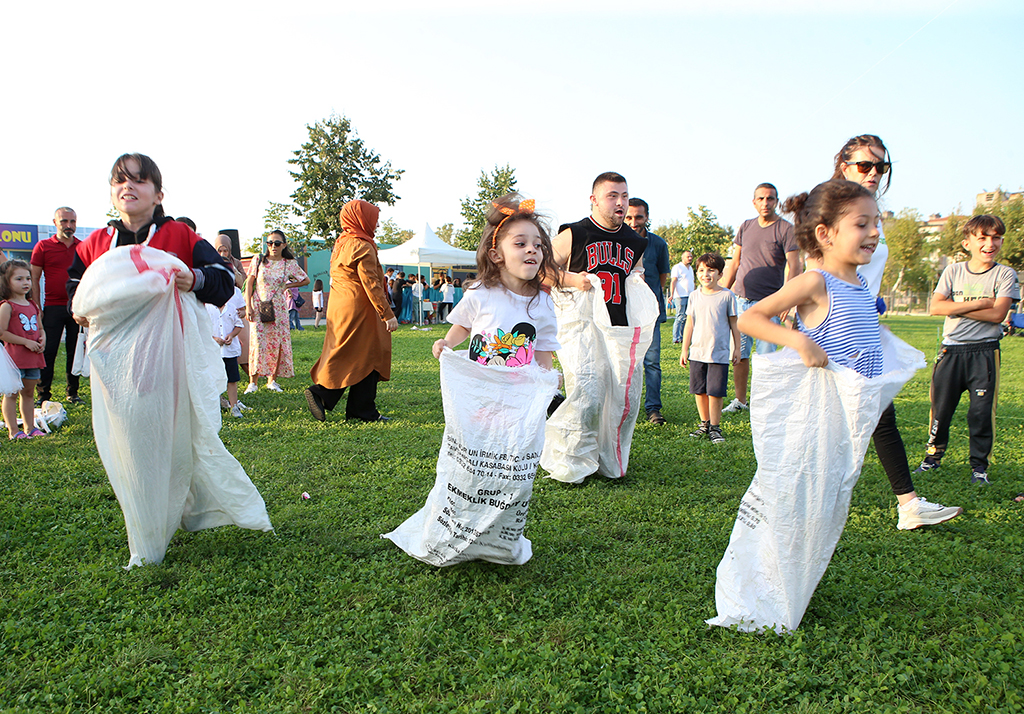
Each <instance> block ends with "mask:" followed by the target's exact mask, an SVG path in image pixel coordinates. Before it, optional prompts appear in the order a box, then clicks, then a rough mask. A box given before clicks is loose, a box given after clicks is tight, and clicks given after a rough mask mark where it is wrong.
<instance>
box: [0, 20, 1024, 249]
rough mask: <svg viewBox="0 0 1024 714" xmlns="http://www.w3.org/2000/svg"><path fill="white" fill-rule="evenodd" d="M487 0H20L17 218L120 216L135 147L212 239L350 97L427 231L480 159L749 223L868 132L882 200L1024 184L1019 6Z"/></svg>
mask: <svg viewBox="0 0 1024 714" xmlns="http://www.w3.org/2000/svg"><path fill="white" fill-rule="evenodd" d="M349 6H351V7H349ZM709 6H710V7H709ZM494 7H499V6H498V4H496V3H487V4H486V5H485V4H483V3H478V2H470V1H469V0H466V1H464V2H462V1H460V2H445V1H444V0H440V2H438V3H435V4H432V5H429V6H428V5H425V4H421V3H415V2H399V3H393V2H391V3H389V2H381V3H359V4H355V3H347V2H342V3H336V2H288V3H275V4H273V5H269V6H268V5H265V4H262V3H209V2H207V3H196V2H191V0H188V1H186V2H181V3H173V4H159V5H157V4H151V3H147V4H144V5H137V4H136V5H127V6H126V5H124V4H121V3H112V2H100V3H90V4H86V3H75V4H71V3H49V4H45V5H44V4H41V3H40V4H38V6H33V7H29V3H19V4H18V5H17V6H16V8H15V9H14V10H11V9H5V10H4V11H3V14H4V36H5V62H4V65H5V66H4V70H3V73H2V78H0V83H2V87H3V96H4V110H3V112H2V114H0V117H2V118H0V128H2V130H3V133H2V135H3V137H4V138H3V142H2V145H0V146H2V148H0V151H2V165H3V171H2V172H0V222H5V223H46V222H49V220H50V218H51V216H52V212H53V209H54V208H55V207H57V206H59V205H63V204H68V205H71V206H72V207H74V208H75V209H76V210H77V211H78V216H79V223H80V224H81V225H86V226H99V225H103V224H104V223H105V221H106V218H105V213H106V211H107V208H108V206H109V195H108V187H107V183H106V181H107V176H108V173H109V170H110V165H111V164H112V163H113V160H114V159H115V158H116V157H117V156H118V155H119V154H121V153H123V152H125V151H140V152H143V153H146V154H149V155H150V156H152V157H153V158H154V159H155V160H156V161H157V163H158V164H159V165H160V167H161V170H162V172H163V175H164V182H165V200H164V203H165V205H166V207H167V210H168V212H169V213H171V214H173V215H182V214H185V215H189V216H191V217H192V218H193V219H195V220H196V222H197V223H198V224H199V229H200V232H201V233H203V234H204V235H206V236H207V237H212V236H213V235H214V234H215V233H216V231H217V230H218V229H220V228H224V227H237V228H239V229H241V231H242V233H243V236H247V235H253V234H257V233H259V232H261V231H262V228H263V221H262V217H263V211H264V209H265V207H266V205H267V202H268V201H271V200H273V201H288V200H289V195H290V194H291V192H292V190H293V184H292V180H291V178H290V176H289V174H288V169H289V166H288V164H287V163H286V161H287V160H288V159H289V158H290V157H291V151H293V150H294V149H297V148H298V147H299V146H300V145H301V143H302V142H303V141H304V140H305V138H306V129H305V125H306V124H307V123H312V122H315V121H318V120H320V119H323V118H325V117H327V116H329V115H330V114H331V113H332V112H336V113H339V114H344V115H346V116H348V117H349V119H351V121H352V123H353V125H354V127H355V128H356V130H357V131H358V133H359V135H360V136H361V137H362V138H363V139H364V141H365V142H366V143H367V145H368V146H369V147H371V148H372V149H374V150H376V151H378V152H379V153H380V154H381V155H382V157H383V158H384V159H386V160H389V161H390V162H391V163H392V165H393V166H395V167H396V168H402V169H405V171H406V173H405V175H404V176H403V178H402V180H401V181H400V182H399V183H398V184H397V186H396V189H397V192H398V194H399V195H400V196H401V197H402V199H401V200H400V201H399V202H398V203H397V204H396V205H395V206H393V207H383V213H382V217H384V218H387V217H392V218H394V219H395V221H396V222H397V223H398V224H399V225H400V226H401V227H403V228H412V229H414V230H415V231H417V232H420V231H422V229H423V225H424V223H427V222H429V223H430V224H431V225H432V226H433V227H434V228H437V227H438V226H440V225H441V224H443V223H446V222H454V223H456V224H458V223H459V221H460V216H459V200H460V199H461V198H463V197H464V196H466V195H470V194H475V192H476V186H475V182H476V179H477V177H478V175H479V173H480V171H481V169H488V170H489V169H491V168H493V167H494V165H496V164H500V165H504V164H505V163H509V164H511V165H512V166H513V167H515V169H516V173H517V176H518V178H519V188H520V189H521V190H522V191H523V192H524V193H526V194H527V195H530V196H532V197H534V198H536V199H537V202H538V205H539V207H540V208H541V209H543V210H546V211H547V212H548V213H549V214H551V216H552V219H553V222H555V223H556V225H557V222H561V221H567V220H575V219H578V218H580V217H582V216H583V215H585V214H586V213H587V212H588V196H589V193H590V183H591V181H592V179H593V177H594V176H595V175H596V174H598V173H599V172H601V171H606V170H616V171H619V172H621V173H623V174H625V176H626V177H627V178H628V180H629V186H630V192H631V193H632V194H633V195H636V196H641V197H643V198H645V199H646V200H647V201H648V202H649V203H650V204H651V213H652V220H653V221H654V223H655V224H657V223H659V222H662V221H665V220H670V219H680V220H685V217H686V209H687V207H688V206H696V205H697V204H706V205H707V206H709V207H710V208H711V210H712V211H714V212H715V213H716V214H717V215H718V216H719V218H720V220H721V221H722V222H723V223H725V224H729V225H732V226H737V225H738V224H739V223H740V222H741V221H742V220H744V219H746V218H749V217H752V216H753V215H754V211H753V207H752V206H751V204H750V199H751V196H752V194H753V189H754V186H755V185H756V184H758V183H760V182H762V181H770V182H772V183H775V184H776V185H777V186H778V187H779V189H780V192H781V193H782V194H784V195H788V194H791V193H795V192H797V191H801V190H807V189H809V188H811V187H812V186H814V185H815V184H816V183H818V182H819V181H822V180H825V179H827V178H828V177H829V176H830V173H831V167H832V157H833V156H834V154H835V153H836V151H837V150H838V149H839V148H840V146H841V145H842V144H843V142H844V141H845V140H846V139H847V138H848V137H850V136H853V135H855V134H860V133H875V134H879V135H880V136H881V137H882V138H883V139H884V140H885V142H886V144H887V145H888V146H889V149H890V151H891V152H892V155H893V158H894V160H895V170H894V175H893V183H892V189H891V190H890V192H889V193H888V195H887V196H886V197H885V199H884V200H883V208H885V209H891V210H896V211H898V210H900V209H901V208H904V207H911V208H915V209H917V210H918V211H919V212H921V213H922V214H924V215H927V214H929V213H934V212H939V213H943V214H946V213H949V212H950V211H952V210H954V209H955V208H956V207H957V205H958V204H961V205H963V207H964V208H965V209H966V210H970V208H971V207H972V206H973V201H974V195H975V194H976V193H978V192H980V191H981V190H983V189H987V190H992V189H994V188H995V187H996V186H997V185H1001V186H1002V187H1003V188H1004V189H1017V188H1020V187H1021V185H1022V184H1024V168H1022V161H1021V159H1022V158H1024V156H1022V153H1021V150H1020V148H1019V147H1018V145H1017V142H1018V138H1017V137H1016V135H1015V132H1016V131H1017V130H1018V129H1019V128H1020V127H1021V126H1022V125H1024V99H1022V92H1021V70H1022V64H1024V60H1022V59H1021V53H1020V48H1019V45H1020V41H1021V38H1022V37H1024V3H1020V2H1011V1H1010V0H1005V1H1002V0H991V1H990V0H977V1H974V2H971V1H970V0H957V1H956V2H952V3H950V2H949V1H948V0H936V1H934V2H932V1H927V2H926V1H924V0H910V1H908V2H900V1H899V0H890V1H889V2H882V1H880V0H870V1H868V2H863V3H859V4H858V3H852V2H843V3H820V2H812V1H811V0H800V1H798V2H776V3H754V2H749V1H748V0H723V1H721V2H717V3H704V2H642V1H641V2H637V3H635V4H634V5H633V6H631V7H630V6H627V5H626V4H621V3H609V2H595V3H589V4H584V3H577V2H571V3H570V2H560V1H559V0H551V1H549V2H532V1H525V2H517V3H513V4H511V5H508V6H507V7H509V8H510V9H509V10H507V11H498V10H493V9H490V8H494ZM627 7H630V9H628V10H627V9H626V8H627ZM371 8H372V9H371ZM673 259H675V256H673Z"/></svg>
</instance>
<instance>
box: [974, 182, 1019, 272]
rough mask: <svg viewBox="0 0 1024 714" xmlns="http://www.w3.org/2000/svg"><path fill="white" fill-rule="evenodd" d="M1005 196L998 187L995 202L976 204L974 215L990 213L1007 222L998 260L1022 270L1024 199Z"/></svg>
mask: <svg viewBox="0 0 1024 714" xmlns="http://www.w3.org/2000/svg"><path fill="white" fill-rule="evenodd" d="M1003 196H1004V194H1003V191H1002V189H1001V188H998V189H996V201H995V203H993V204H992V205H990V206H975V208H974V215H976V216H977V215H980V214H982V213H989V214H991V215H993V216H998V217H999V218H1001V219H1002V221H1003V223H1004V224H1006V234H1005V236H1004V238H1003V247H1002V249H1001V250H1000V251H999V256H998V257H997V258H996V260H998V261H999V262H1000V263H1004V264H1006V265H1009V266H1010V267H1011V268H1013V269H1014V270H1016V271H1018V272H1020V271H1021V269H1022V268H1024V199H1022V198H1021V197H1020V196H1019V195H1018V196H1014V197H1013V198H1012V199H1010V200H1003V198H1002V197H1003ZM962 236H963V234H962V233H961V237H962Z"/></svg>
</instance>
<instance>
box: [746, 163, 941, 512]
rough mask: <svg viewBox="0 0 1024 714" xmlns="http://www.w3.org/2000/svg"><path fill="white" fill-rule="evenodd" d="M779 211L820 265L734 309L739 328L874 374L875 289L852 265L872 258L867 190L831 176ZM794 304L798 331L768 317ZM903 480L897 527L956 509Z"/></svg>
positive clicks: (873, 214)
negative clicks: (789, 215) (746, 306)
mask: <svg viewBox="0 0 1024 714" xmlns="http://www.w3.org/2000/svg"><path fill="white" fill-rule="evenodd" d="M783 210H784V211H785V212H787V213H792V214H793V215H794V227H795V232H796V238H797V242H798V243H799V245H800V248H801V249H802V250H803V251H804V252H805V254H806V256H807V259H808V263H809V264H811V265H817V266H820V267H818V268H815V269H813V270H808V271H807V272H806V273H804V274H803V275H800V276H798V277H796V278H794V279H793V280H790V281H789V282H788V283H786V285H785V286H784V287H783V288H782V289H781V290H779V291H778V292H777V293H775V294H774V295H771V296H769V297H767V298H765V299H763V300H761V301H759V302H758V303H757V305H755V306H754V307H752V308H751V309H750V310H748V311H747V312H746V313H744V314H743V315H741V316H740V319H739V328H740V331H741V332H744V333H745V334H748V335H750V336H752V337H755V338H757V339H758V340H760V339H764V340H766V341H768V342H776V344H781V345H786V346H788V347H792V348H793V349H794V350H796V351H797V353H798V354H799V355H800V358H801V359H802V360H803V363H804V364H805V365H807V366H808V367H824V366H825V365H826V364H827V363H828V361H829V360H832V361H833V362H836V363H837V364H841V365H843V366H845V367H849V368H850V369H852V370H854V371H856V372H858V373H859V374H861V375H863V376H865V377H868V378H871V377H877V376H879V375H881V374H882V343H881V332H880V329H881V328H880V326H879V324H878V311H877V308H876V301H875V295H874V293H873V291H872V290H871V289H870V288H869V286H868V282H867V280H865V279H864V277H863V276H862V275H861V274H860V273H858V272H857V268H858V266H863V265H867V264H868V263H870V262H871V258H872V256H873V255H874V253H875V250H876V249H877V248H878V247H879V238H880V233H879V228H878V226H879V215H878V204H877V203H875V197H874V193H872V191H871V190H870V189H869V188H868V187H865V186H864V185H862V184H860V183H855V182H853V181H846V180H843V179H833V180H831V181H826V182H825V183H822V184H819V185H818V186H816V187H815V188H814V190H812V191H811V192H810V193H809V194H807V193H802V194H800V195H798V196H793V197H791V198H789V199H788V200H787V201H786V202H785V204H784V205H783ZM793 307H796V309H797V325H798V327H799V328H800V329H799V331H796V330H789V329H786V328H784V327H780V326H779V325H776V324H774V323H773V322H771V319H770V318H771V317H772V316H773V315H778V314H781V313H784V312H786V311H788V310H790V309H791V308H793ZM883 416H884V415H883ZM905 459H906V457H905V456H904V461H905ZM903 471H907V469H906V467H905V466H904V469H903ZM905 480H906V481H907V483H908V484H909V487H904V488H899V489H897V488H896V486H897V485H896V484H893V488H894V493H896V494H897V499H898V501H899V503H900V507H899V509H897V510H898V511H899V515H900V520H899V524H898V528H900V529H902V530H913V529H915V528H919V527H921V526H926V525H934V524H937V523H943V522H945V521H948V520H949V519H951V518H954V517H955V516H957V515H959V514H960V512H961V509H960V508H958V507H955V506H943V505H941V504H937V503H930V502H928V501H926V500H924V499H923V498H918V497H917V494H916V492H915V491H914V489H913V484H912V482H910V478H909V473H907V474H906V479H905Z"/></svg>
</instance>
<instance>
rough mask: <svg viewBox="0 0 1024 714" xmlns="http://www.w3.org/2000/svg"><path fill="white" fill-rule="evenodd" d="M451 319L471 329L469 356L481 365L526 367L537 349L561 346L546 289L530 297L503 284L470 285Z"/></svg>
mask: <svg viewBox="0 0 1024 714" xmlns="http://www.w3.org/2000/svg"><path fill="white" fill-rule="evenodd" d="M448 322H450V323H451V324H453V325H460V326H462V327H465V328H466V329H468V330H469V335H470V340H469V358H470V359H471V360H473V361H474V362H479V363H480V364H492V365H504V366H506V367H523V366H525V365H528V364H530V363H531V362H533V353H534V351H535V350H540V351H541V352H554V351H555V350H558V349H560V348H561V345H560V344H559V343H558V323H557V322H556V320H555V306H554V304H553V303H552V302H551V296H550V295H548V294H547V293H546V292H542V293H541V294H540V295H537V296H536V297H527V296H525V295H516V294H515V293H513V292H509V291H508V290H506V289H505V288H504V287H501V286H498V287H494V288H488V287H485V286H482V285H481V286H478V287H474V288H469V289H467V290H466V291H465V293H464V294H463V296H462V300H460V301H459V304H458V305H456V306H455V307H454V308H453V309H452V311H451V313H450V314H449V315H448Z"/></svg>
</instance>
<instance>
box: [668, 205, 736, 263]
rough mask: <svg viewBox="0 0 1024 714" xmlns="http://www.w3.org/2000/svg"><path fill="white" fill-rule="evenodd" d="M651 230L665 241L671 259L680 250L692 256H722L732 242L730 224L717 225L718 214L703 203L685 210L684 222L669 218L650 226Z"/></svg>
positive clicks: (677, 254)
mask: <svg viewBox="0 0 1024 714" xmlns="http://www.w3.org/2000/svg"><path fill="white" fill-rule="evenodd" d="M654 232H655V233H657V234H658V235H659V236H661V237H662V238H664V239H665V242H666V243H668V248H669V251H670V253H671V255H672V259H673V260H676V259H677V258H678V256H679V255H681V254H682V252H683V251H684V250H689V251H691V252H692V253H693V256H694V257H695V258H696V257H699V256H701V255H703V254H704V253H720V254H721V255H722V256H725V255H727V254H728V252H729V247H730V246H731V244H732V237H733V231H732V226H723V225H721V224H719V222H718V217H717V216H716V215H715V214H714V213H712V212H711V210H710V209H709V208H708V207H707V206H704V205H700V206H697V210H696V211H695V210H693V208H687V209H686V225H685V226H684V225H683V224H682V223H680V222H679V221H671V222H669V223H665V224H662V225H660V226H658V227H657V228H655V229H654Z"/></svg>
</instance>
